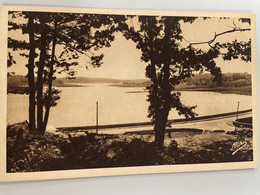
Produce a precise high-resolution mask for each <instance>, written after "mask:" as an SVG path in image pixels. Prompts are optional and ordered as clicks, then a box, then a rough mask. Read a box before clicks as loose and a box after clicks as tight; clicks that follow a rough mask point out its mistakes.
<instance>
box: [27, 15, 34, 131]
mask: <svg viewBox="0 0 260 195" xmlns="http://www.w3.org/2000/svg"><path fill="white" fill-rule="evenodd" d="M28 16H29V20H28V29H29V42H30V52H29V60H28V67H27V68H28V85H29V130H30V132H31V133H34V132H35V130H36V127H35V84H34V58H35V42H34V21H33V15H32V14H31V13H29V15H28Z"/></svg>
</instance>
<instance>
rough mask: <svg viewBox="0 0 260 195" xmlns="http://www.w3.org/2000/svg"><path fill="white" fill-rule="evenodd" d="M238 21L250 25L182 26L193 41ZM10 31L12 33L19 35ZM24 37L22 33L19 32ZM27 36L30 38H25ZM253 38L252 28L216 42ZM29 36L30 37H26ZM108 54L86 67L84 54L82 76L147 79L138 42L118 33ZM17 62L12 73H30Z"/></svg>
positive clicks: (233, 68)
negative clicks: (96, 65) (98, 62)
mask: <svg viewBox="0 0 260 195" xmlns="http://www.w3.org/2000/svg"><path fill="white" fill-rule="evenodd" d="M234 23H235V24H236V25H237V26H239V27H241V28H243V27H246V28H248V24H247V23H241V22H239V21H238V20H236V19H234V20H233V19H229V20H219V19H218V18H211V19H207V20H203V19H197V20H196V21H195V22H194V23H192V24H189V23H181V29H182V32H183V36H184V38H185V39H186V40H187V41H189V42H200V41H207V40H210V39H212V38H213V37H214V34H215V33H220V32H223V31H226V30H230V29H232V28H233V27H234ZM16 35H18V33H17V32H16V34H14V33H10V36H16ZM19 36H20V35H19ZM25 38H26V37H25ZM249 38H250V31H246V32H236V33H231V34H226V35H223V36H220V37H218V38H217V40H216V41H219V42H227V41H232V40H235V39H237V40H239V41H248V39H249ZM26 39H27V38H26ZM187 45H188V42H186V41H183V42H182V46H183V47H185V46H187ZM198 47H199V48H201V49H205V50H206V49H208V46H207V45H200V46H198ZM101 52H102V53H104V55H105V57H104V59H103V62H104V63H103V65H102V66H101V67H100V68H92V67H90V68H89V69H86V68H85V67H84V65H85V64H86V60H87V59H86V57H84V56H82V57H81V58H80V59H79V65H80V66H79V67H77V75H78V76H86V77H102V78H116V79H143V78H145V67H146V64H145V63H144V62H141V61H140V56H141V51H140V50H138V49H136V45H135V43H134V42H132V41H131V40H126V39H125V38H124V37H123V36H122V35H121V34H120V33H117V34H116V35H115V41H114V42H112V43H111V47H109V48H104V49H101V50H100V51H99V53H101ZM14 58H15V60H16V61H17V64H16V65H13V66H12V67H11V68H9V71H10V72H12V71H13V72H15V73H16V74H23V75H25V74H26V73H27V69H26V67H25V64H26V63H27V60H26V59H25V58H23V57H21V56H19V55H18V53H15V54H14ZM216 62H217V65H218V66H219V67H221V69H222V72H223V73H225V72H248V73H251V64H250V63H245V62H243V61H240V60H232V61H223V60H222V59H221V58H218V59H217V60H216Z"/></svg>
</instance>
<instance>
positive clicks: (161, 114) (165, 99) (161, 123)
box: [154, 18, 172, 146]
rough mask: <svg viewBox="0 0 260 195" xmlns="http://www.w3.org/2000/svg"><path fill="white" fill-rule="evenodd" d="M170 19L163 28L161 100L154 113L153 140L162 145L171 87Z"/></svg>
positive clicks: (169, 104) (169, 107)
mask: <svg viewBox="0 0 260 195" xmlns="http://www.w3.org/2000/svg"><path fill="white" fill-rule="evenodd" d="M169 20H170V19H168V18H167V19H166V21H165V29H164V41H163V48H164V50H163V55H162V56H161V57H162V58H163V62H164V64H163V68H162V73H163V77H162V80H161V81H160V96H161V99H162V100H161V101H162V102H160V106H159V110H158V111H157V112H156V113H155V118H156V120H155V126H154V130H155V142H156V143H157V144H158V145H161V146H162V145H163V144H164V135H165V130H166V124H167V121H168V116H169V112H170V109H171V91H172V87H171V85H170V82H169V79H170V63H171V60H170V57H169V53H170V52H172V51H170V48H171V46H170V45H169V43H170V33H171V32H170V25H171V24H170V23H169V22H170V21H169Z"/></svg>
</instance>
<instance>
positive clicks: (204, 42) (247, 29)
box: [187, 27, 251, 47]
mask: <svg viewBox="0 0 260 195" xmlns="http://www.w3.org/2000/svg"><path fill="white" fill-rule="evenodd" d="M249 30H251V28H243V29H240V28H237V27H235V28H234V29H232V30H228V31H224V32H221V33H218V34H217V33H215V36H214V37H213V39H211V40H209V41H202V42H197V43H190V45H189V46H191V45H201V44H208V45H209V46H210V47H211V45H210V44H211V43H213V42H214V41H215V40H216V38H217V37H219V36H221V35H224V34H228V33H233V32H244V31H249ZM187 42H188V41H187Z"/></svg>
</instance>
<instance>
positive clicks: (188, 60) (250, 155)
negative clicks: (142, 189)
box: [0, 7, 258, 181]
mask: <svg viewBox="0 0 260 195" xmlns="http://www.w3.org/2000/svg"><path fill="white" fill-rule="evenodd" d="M0 24H1V26H0V43H1V45H0V47H1V49H0V62H1V63H0V65H1V72H0V74H1V75H0V83H1V85H0V94H1V95H0V104H1V112H0V120H1V123H0V125H1V126H0V127H1V128H0V129H1V130H0V131H1V133H0V180H1V181H17V180H42V179H61V178H75V177H95V176H111V175H129V174H147V173H169V172H186V171H212V170H229V169H249V168H256V167H257V165H258V155H257V153H258V151H257V131H258V127H257V96H256V94H257V85H256V32H255V15H254V14H239V13H206V12H205V13H203V12H197V13H196V12H172V11H140V10H138V11H131V10H105V9H103V10H102V9H100V10H98V9H80V8H59V7H55V8H54V7H51V8H50V7H1V9H0Z"/></svg>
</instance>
